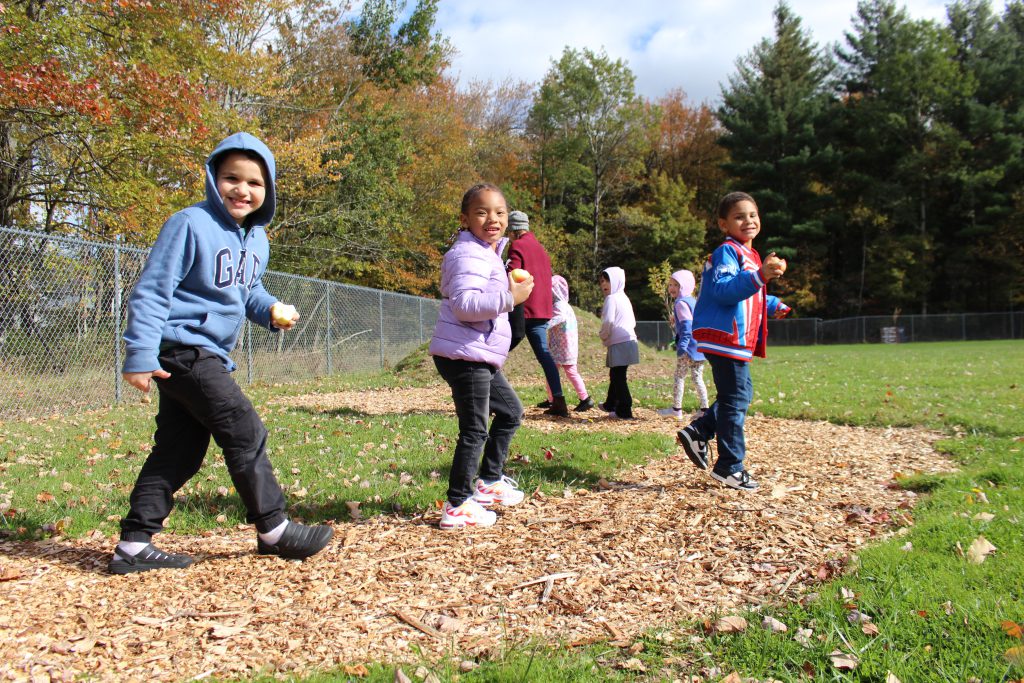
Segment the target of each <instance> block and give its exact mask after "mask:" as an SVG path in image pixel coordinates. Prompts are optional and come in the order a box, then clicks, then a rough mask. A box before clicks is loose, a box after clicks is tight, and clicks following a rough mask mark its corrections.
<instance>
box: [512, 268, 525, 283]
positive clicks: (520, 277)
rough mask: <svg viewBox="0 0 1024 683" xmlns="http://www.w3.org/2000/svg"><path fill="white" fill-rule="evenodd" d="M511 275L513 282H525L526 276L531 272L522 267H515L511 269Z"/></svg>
mask: <svg viewBox="0 0 1024 683" xmlns="http://www.w3.org/2000/svg"><path fill="white" fill-rule="evenodd" d="M509 276H510V277H511V278H512V281H513V282H525V281H526V278H528V277H530V274H529V273H528V272H526V271H525V270H523V269H522V268H513V269H512V270H511V271H509Z"/></svg>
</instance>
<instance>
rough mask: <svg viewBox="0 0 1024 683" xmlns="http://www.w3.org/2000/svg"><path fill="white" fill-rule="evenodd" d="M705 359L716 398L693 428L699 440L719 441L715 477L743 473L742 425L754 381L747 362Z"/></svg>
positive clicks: (710, 357) (723, 358)
mask: <svg viewBox="0 0 1024 683" xmlns="http://www.w3.org/2000/svg"><path fill="white" fill-rule="evenodd" d="M707 359H708V363H709V364H710V365H711V374H712V376H713V377H714V379H715V390H716V391H717V392H718V397H717V398H716V399H715V402H714V403H712V404H711V407H710V408H708V410H707V411H706V412H705V413H704V416H703V417H700V418H698V419H696V420H694V421H693V423H692V426H693V428H694V429H696V430H697V433H698V435H699V436H700V438H701V439H702V440H705V441H709V440H711V439H712V438H717V439H718V459H717V460H716V461H715V465H714V467H713V468H712V469H714V471H715V474H718V475H719V476H723V477H727V476H729V475H730V474H736V473H737V472H742V471H743V459H744V458H745V457H746V455H747V444H746V441H745V440H744V437H743V423H744V421H745V420H746V417H747V408H749V407H750V401H751V399H753V397H754V382H753V381H752V380H751V379H750V363H749V362H746V361H741V360H733V359H732V358H726V357H725V356H716V355H714V354H710V353H709V354H707Z"/></svg>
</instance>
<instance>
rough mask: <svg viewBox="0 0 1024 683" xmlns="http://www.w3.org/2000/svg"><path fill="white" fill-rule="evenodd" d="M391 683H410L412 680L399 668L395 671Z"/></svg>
mask: <svg viewBox="0 0 1024 683" xmlns="http://www.w3.org/2000/svg"><path fill="white" fill-rule="evenodd" d="M392 683H412V679H411V678H409V677H408V676H407V675H406V674H405V672H404V671H402V669H401V668H398V669H395V678H394V681H392Z"/></svg>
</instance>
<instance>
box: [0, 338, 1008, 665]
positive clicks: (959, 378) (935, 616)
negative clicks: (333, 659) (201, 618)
mask: <svg viewBox="0 0 1024 683" xmlns="http://www.w3.org/2000/svg"><path fill="white" fill-rule="evenodd" d="M590 322H591V321H588V320H581V326H583V327H584V328H585V326H586V325H587V324H590ZM584 355H585V359H584V362H583V363H582V365H583V367H584V372H585V373H588V374H590V375H591V376H602V373H603V370H602V369H601V368H600V353H599V351H595V350H594V349H593V348H589V347H588V348H586V349H584ZM519 356H523V357H525V360H523V358H519V357H517V358H516V360H515V361H514V363H513V364H511V366H510V376H512V377H513V383H514V384H516V385H517V386H525V387H526V389H525V391H524V392H523V397H524V401H532V400H539V398H540V397H541V391H542V390H541V389H540V388H539V387H538V386H537V385H536V384H534V385H532V386H528V385H527V381H534V382H535V381H536V379H538V378H539V370H538V369H537V368H536V365H535V364H534V363H532V362H531V361H532V359H531V358H529V356H528V354H525V353H524V354H519ZM673 363H674V358H673V357H672V356H671V355H670V354H652V353H648V354H646V358H645V365H647V366H649V367H653V368H655V371H654V372H648V371H645V372H637V373H636V374H635V376H636V377H637V379H635V380H633V381H631V389H632V390H633V394H634V396H635V397H636V399H637V401H638V403H640V404H642V405H644V406H647V407H656V406H663V405H665V400H666V397H667V396H668V395H669V392H670V391H671V368H672V365H673ZM1022 367H1024V344H1022V343H1021V342H1019V341H1004V342H965V343H936V344H910V345H891V346H868V345H858V346H819V347H788V348H773V349H771V350H770V358H769V359H767V360H765V361H760V360H759V361H757V362H755V364H754V366H753V376H754V386H755V404H754V406H753V410H754V411H755V412H758V413H762V414H764V415H768V416H775V417H785V418H798V419H812V420H830V421H833V422H837V423H843V424H853V425H867V426H888V425H893V426H896V425H920V426H924V427H928V428H931V429H935V430H938V431H941V432H943V433H944V434H945V435H946V438H945V439H944V440H943V441H941V442H940V444H939V446H940V448H941V449H943V450H945V451H947V452H949V453H950V454H951V455H952V456H953V457H954V458H955V460H956V461H957V463H958V464H959V466H960V470H959V471H958V472H956V473H954V474H950V475H945V476H942V477H934V476H933V477H928V478H920V477H918V478H911V479H907V480H904V485H905V486H908V487H911V488H913V489H915V490H917V491H919V492H921V493H922V494H924V497H923V498H922V501H921V503H920V504H919V505H918V506H917V507H916V508H915V509H914V510H913V516H914V520H915V523H914V525H913V526H911V527H910V528H909V533H907V534H906V535H903V536H899V537H895V538H893V539H891V540H889V541H886V542H883V543H880V544H878V545H874V546H872V547H869V548H866V549H864V550H863V551H862V552H861V553H860V554H859V556H858V557H857V559H856V562H855V563H853V566H852V569H851V570H850V571H849V572H847V573H846V574H844V575H841V576H839V577H837V578H834V579H832V580H831V581H828V582H826V583H823V584H821V585H820V586H819V587H817V588H816V590H815V593H816V596H809V597H810V599H807V600H804V601H802V604H796V603H781V602H780V603H778V604H770V605H766V606H764V608H763V610H762V611H761V612H760V613H758V614H754V613H748V614H747V615H746V616H747V618H748V621H750V622H751V627H750V628H749V629H748V630H747V631H746V632H745V633H743V634H740V635H732V636H723V635H706V634H705V633H704V631H703V629H702V625H701V624H696V623H684V624H664V625H663V627H662V628H660V629H657V630H655V631H651V632H650V633H649V634H647V635H646V636H645V637H644V638H642V639H640V641H639V643H640V644H641V645H642V647H643V649H642V651H639V652H637V653H635V654H630V653H628V652H626V651H624V650H620V649H618V648H615V647H611V646H608V645H603V644H597V645H594V646H591V647H587V648H575V649H567V648H562V647H559V646H558V645H557V644H553V643H520V644H518V645H515V646H513V647H510V648H509V649H508V650H507V651H505V652H503V653H502V654H500V655H499V656H496V657H495V659H493V660H489V661H484V662H480V663H479V664H480V667H479V668H477V669H475V670H474V671H471V672H460V671H459V669H458V664H457V660H458V657H457V656H456V657H455V659H456V661H454V662H452V661H447V660H446V661H444V662H441V663H438V662H424V664H425V665H426V666H428V667H429V668H430V669H431V670H432V671H433V672H434V673H435V674H436V675H437V676H438V677H439V678H440V679H441V680H456V679H458V680H459V681H462V682H469V681H523V680H530V681H604V680H666V679H667V680H671V679H673V678H680V679H682V678H685V677H686V676H688V675H699V676H703V677H704V678H706V679H708V680H717V679H718V678H720V677H722V676H724V675H726V674H728V673H730V672H731V671H737V672H739V673H740V674H741V676H743V677H753V678H755V679H757V680H766V679H778V680H783V681H789V680H801V679H807V680H811V679H813V680H844V681H881V680H885V677H886V675H887V673H888V672H892V673H893V674H894V675H896V676H897V677H898V678H899V679H900V680H902V681H904V682H909V681H967V680H968V679H969V678H971V677H975V678H977V679H978V680H981V681H1010V680H1018V679H1024V668H1021V667H1020V666H1019V665H1017V666H1014V665H1013V664H1011V662H1010V661H1008V660H1007V659H1006V658H1005V657H1004V654H1005V653H1006V652H1007V651H1008V650H1009V649H1010V648H1012V647H1017V646H1021V645H1024V643H1022V642H1021V641H1020V640H1018V639H1015V638H1013V637H1011V636H1010V635H1008V634H1007V633H1006V632H1005V631H1004V629H1003V628H1002V626H1001V624H1002V622H1004V621H1011V622H1016V623H1024V533H1022V530H1024V492H1022V486H1024V466H1022V465H1024V458H1022V455H1021V453H1022V449H1024V439H1022V435H1024V414H1022V408H1021V406H1022V404H1024V400H1022V387H1021V384H1024V381H1022V380H1024V372H1022V371H1021V370H1020V368H1022ZM708 379H709V380H710V373H708ZM433 380H434V375H433V374H432V368H431V367H429V366H428V365H427V364H426V363H424V362H423V359H422V356H420V357H419V358H418V359H417V358H413V359H411V360H410V361H409V362H408V363H406V364H403V366H402V368H401V375H400V376H397V375H395V374H386V375H380V376H373V377H362V378H349V379H345V380H338V379H331V380H327V381H323V382H318V383H310V384H307V385H304V386H303V385H299V386H288V387H265V386H262V387H254V388H253V389H252V390H251V391H249V393H250V394H251V395H252V396H253V399H254V402H256V404H257V406H258V407H259V408H260V411H261V414H262V415H263V416H264V418H265V422H266V424H267V426H268V428H269V429H270V431H271V444H272V446H271V447H272V449H273V458H274V462H275V465H276V466H277V468H278V471H279V473H280V478H281V480H282V482H283V483H285V484H286V485H287V486H288V488H289V490H290V500H292V501H293V502H294V506H293V507H294V509H293V513H295V514H296V515H298V516H302V517H306V518H308V519H339V520H343V519H345V518H346V515H347V513H346V510H345V505H344V502H345V501H347V500H360V501H363V509H364V510H365V511H367V512H368V513H370V514H372V513H375V512H384V511H392V510H395V509H400V510H401V511H402V512H403V513H406V514H413V513H415V512H416V511H419V510H424V509H428V508H429V507H431V506H432V505H434V502H435V501H436V500H439V499H440V498H441V497H442V496H443V495H444V482H445V479H446V476H447V467H448V465H449V463H450V457H451V450H452V441H453V439H454V438H455V426H454V424H453V423H452V421H451V420H450V419H449V418H448V417H446V416H443V415H432V414H425V415H391V416H385V417H369V416H363V415H358V414H356V413H353V412H350V411H339V412H336V413H317V412H312V411H308V410H303V409H297V408H279V407H277V408H273V409H269V408H265V404H266V402H267V401H268V400H269V399H270V398H272V397H274V396H278V395H281V394H296V393H303V392H305V391H308V390H313V389H315V390H319V391H332V390H336V389H341V388H372V387H382V386H395V385H399V384H401V385H408V384H409V383H410V382H412V383H422V382H427V381H433ZM709 385H710V381H709ZM605 387H606V384H603V383H599V384H596V385H594V384H593V382H592V383H591V386H590V389H591V391H592V392H593V393H594V394H595V395H599V394H600V393H601V392H603V391H604V389H605ZM692 401H693V395H692V392H690V391H689V390H688V394H687V402H688V404H687V406H688V407H692V405H691V404H692ZM152 414H153V410H152V408H151V407H150V408H146V407H142V406H137V405H131V406H124V407H122V408H119V409H116V410H111V411H97V412H95V413H87V414H81V415H77V416H75V417H74V418H73V419H66V420H45V421H36V422H31V423H27V422H17V423H8V424H2V425H0V509H4V508H6V512H4V516H3V521H2V522H0V530H5V531H6V532H7V533H9V534H13V535H15V536H18V537H36V536H41V535H46V534H49V533H52V532H53V530H54V528H59V529H62V530H63V533H65V534H70V535H80V534H84V533H87V532H89V531H91V530H93V529H100V530H102V531H103V532H104V533H113V532H114V530H115V528H116V519H117V518H118V517H119V516H120V515H121V514H122V513H123V512H124V510H125V509H126V505H127V495H128V492H129V490H130V487H131V485H132V483H133V480H134V477H135V475H136V473H137V471H138V468H139V466H140V465H141V463H142V460H143V458H144V456H145V453H146V452H147V451H148V448H149V440H150V438H151V429H152V426H151V420H152ZM382 444H383V446H382ZM549 450H550V451H551V452H552V458H551V459H550V460H549V459H547V458H546V457H545V453H546V451H549ZM673 450H674V447H673V444H672V443H671V440H670V437H669V436H668V435H658V434H651V435H637V436H632V437H628V438H627V437H620V436H614V435H610V434H604V433H601V432H596V431H587V432H573V433H571V434H570V433H553V434H546V433H541V432H538V431H535V430H531V429H523V430H521V432H520V433H519V434H518V435H517V437H516V439H515V441H514V445H513V453H512V461H511V469H512V473H513V475H514V476H518V477H519V479H520V481H521V482H522V483H523V484H524V486H525V487H527V488H533V487H534V486H540V487H541V489H542V490H545V491H549V492H553V491H559V490H561V489H562V488H564V487H565V486H568V485H572V486H588V485H592V484H593V483H594V482H596V480H597V479H598V478H599V477H601V476H609V475H611V474H612V473H614V472H615V471H616V470H619V469H621V468H624V467H628V466H630V465H631V464H633V463H636V462H640V461H642V460H646V459H648V458H650V457H660V456H663V455H666V454H668V453H671V452H673ZM403 473H405V474H406V475H408V476H411V481H409V482H408V483H402V482H403V481H408V480H407V478H403V477H402V475H403ZM302 489H305V491H304V495H303V496H302V497H301V498H297V497H296V493H297V492H299V491H301V490H302ZM51 496H52V498H51ZM978 513H989V514H992V515H994V517H993V518H992V519H991V521H984V520H983V519H981V518H977V517H976V515H978ZM221 516H222V517H221ZM218 517H220V519H221V521H218ZM241 520H242V511H241V506H240V503H239V501H238V499H237V496H236V495H235V494H234V492H233V491H232V490H231V489H230V481H229V480H228V478H227V473H226V471H225V469H224V467H223V465H222V463H221V461H220V458H219V457H216V456H215V455H214V454H211V457H209V458H208V460H207V465H206V466H205V467H204V469H203V470H202V472H200V474H199V475H198V476H197V477H195V478H194V479H193V480H192V482H190V484H189V486H188V487H187V488H186V490H185V491H183V493H182V499H181V501H180V505H179V507H178V508H177V509H176V511H175V513H174V514H173V515H172V518H171V521H170V525H171V528H172V529H176V530H179V531H180V532H182V533H193V532H195V531H199V530H202V529H209V528H215V527H219V526H230V525H232V524H235V523H238V522H240V521H241ZM981 534H983V535H984V536H985V537H986V538H987V539H988V540H989V541H991V542H992V543H993V544H994V545H995V546H996V547H997V548H998V552H996V553H995V554H994V555H992V556H990V557H989V558H988V559H987V560H986V561H985V562H984V563H982V564H980V565H974V564H969V563H968V562H966V561H965V559H964V557H963V556H962V553H963V552H964V551H966V550H967V549H968V547H969V546H970V544H971V542H972V541H973V540H974V539H975V538H977V537H978V536H979V535H981ZM907 544H909V545H907ZM854 608H855V609H856V610H858V611H860V612H862V613H864V614H867V615H869V616H870V617H871V618H872V623H874V624H875V625H876V626H877V627H878V634H877V635H874V636H870V635H867V634H865V633H863V632H862V630H861V625H859V624H853V623H851V622H850V621H849V620H848V616H849V615H850V614H851V611H852V610H853V609H854ZM764 614H770V615H772V616H774V617H775V618H776V619H779V620H780V621H782V622H783V623H785V624H787V625H788V627H789V629H790V630H789V632H788V633H785V634H772V633H770V632H768V631H764V630H762V629H760V628H759V627H758V626H757V624H759V623H760V619H761V617H762V616H763V615H764ZM707 616H708V617H709V618H710V617H712V616H714V615H707ZM799 628H810V629H811V630H812V634H811V637H810V640H809V641H808V646H807V647H805V646H804V645H801V644H800V643H798V642H796V641H795V640H794V638H793V636H794V634H795V632H796V630H797V629H799ZM834 650H841V651H844V652H850V651H856V652H857V653H858V655H859V658H860V661H859V664H858V666H857V668H856V669H854V670H853V671H848V672H841V671H839V670H837V669H836V668H835V667H833V665H832V663H831V661H830V658H829V654H830V653H831V652H833V651H834ZM453 654H454V655H458V653H453ZM634 657H635V658H636V659H637V660H639V661H640V662H641V663H642V664H643V666H644V667H645V669H646V672H638V671H633V670H630V669H628V668H626V669H624V668H622V667H623V666H624V665H625V664H626V662H628V661H629V660H630V659H631V658H634ZM414 669H415V667H408V666H407V667H405V671H406V673H407V674H409V675H412V673H413V670H414ZM393 676H394V669H393V667H389V666H388V665H387V663H379V664H377V665H375V666H373V667H371V671H370V675H369V677H368V680H371V681H391V680H393ZM348 678H349V676H348V675H346V674H345V673H343V672H339V673H337V674H333V675H332V674H329V673H328V674H321V675H318V676H317V677H313V678H309V679H305V680H309V681H341V680H348Z"/></svg>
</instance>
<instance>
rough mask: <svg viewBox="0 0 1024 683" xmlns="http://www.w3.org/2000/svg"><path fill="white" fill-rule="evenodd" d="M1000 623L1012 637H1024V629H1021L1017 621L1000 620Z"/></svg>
mask: <svg viewBox="0 0 1024 683" xmlns="http://www.w3.org/2000/svg"><path fill="white" fill-rule="evenodd" d="M999 625H1000V626H1001V627H1002V628H1003V631H1004V632H1005V633H1006V635H1008V636H1010V637H1011V638H1016V639H1017V640H1021V639H1022V637H1024V631H1022V630H1021V625H1020V624H1018V623H1017V622H1016V621H1003V622H1000V624H999Z"/></svg>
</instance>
